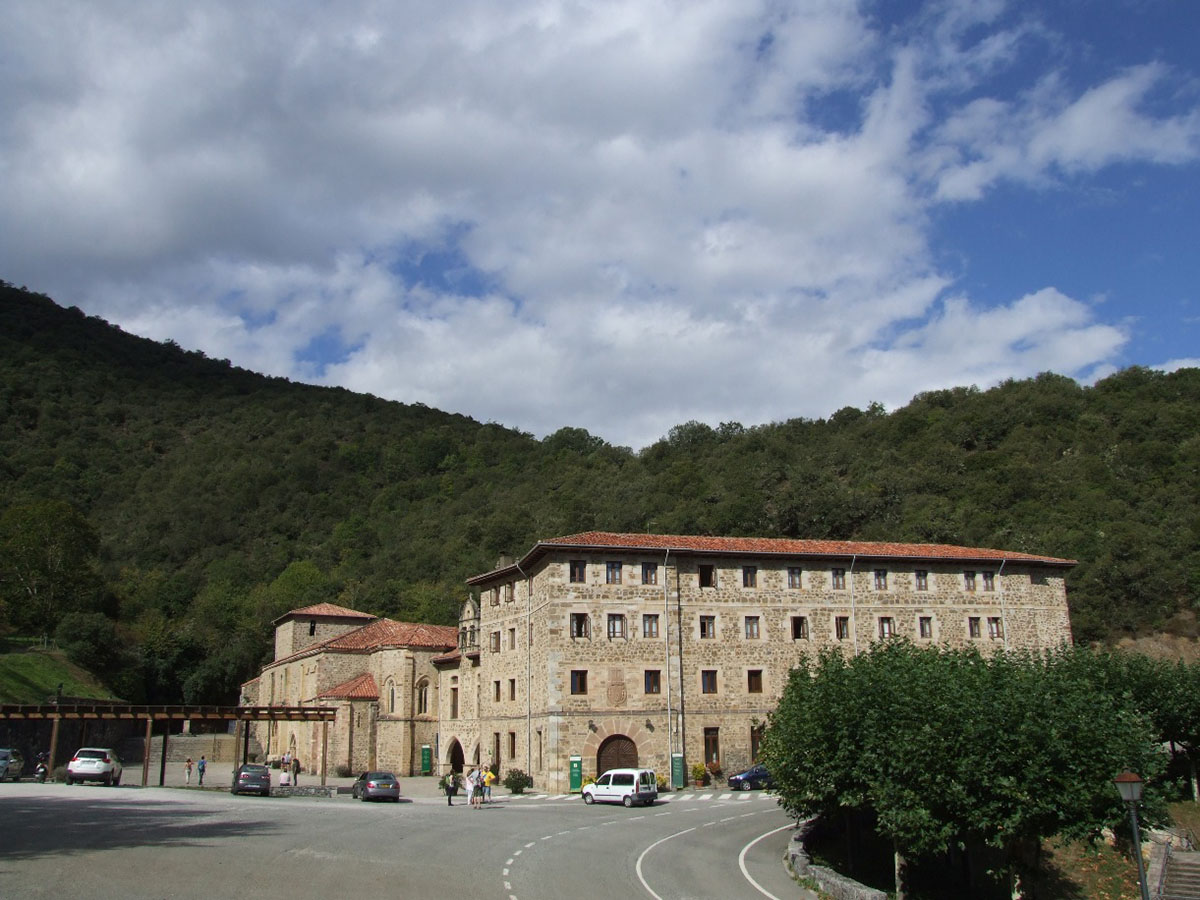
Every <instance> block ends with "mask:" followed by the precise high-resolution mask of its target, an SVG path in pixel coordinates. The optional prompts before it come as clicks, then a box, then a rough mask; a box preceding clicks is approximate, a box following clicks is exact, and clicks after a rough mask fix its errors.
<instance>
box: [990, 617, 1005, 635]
mask: <svg viewBox="0 0 1200 900" xmlns="http://www.w3.org/2000/svg"><path fill="white" fill-rule="evenodd" d="M988 637H990V638H991V639H992V640H994V641H998V640H1001V639H1002V638H1003V637H1004V623H1003V622H1002V621H1001V620H1000V617H999V616H988Z"/></svg>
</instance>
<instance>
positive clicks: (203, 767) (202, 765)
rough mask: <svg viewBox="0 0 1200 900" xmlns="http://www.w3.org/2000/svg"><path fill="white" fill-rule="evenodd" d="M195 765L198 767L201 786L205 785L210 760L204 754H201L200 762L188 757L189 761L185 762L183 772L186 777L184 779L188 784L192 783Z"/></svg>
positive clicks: (197, 772) (197, 771)
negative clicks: (205, 774)
mask: <svg viewBox="0 0 1200 900" xmlns="http://www.w3.org/2000/svg"><path fill="white" fill-rule="evenodd" d="M193 765H194V766H195V768H196V774H197V775H199V776H200V786H201V787H203V786H204V773H205V772H206V771H207V770H208V760H207V759H205V758H204V757H203V756H201V757H200V761H199V762H198V763H193V762H192V758H191V757H190V756H189V757H188V758H187V761H186V762H185V763H184V764H183V772H184V776H183V777H184V781H185V782H186V783H187V784H191V783H192V766H193Z"/></svg>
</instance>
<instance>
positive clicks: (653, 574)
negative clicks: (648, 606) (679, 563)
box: [642, 563, 658, 584]
mask: <svg viewBox="0 0 1200 900" xmlns="http://www.w3.org/2000/svg"><path fill="white" fill-rule="evenodd" d="M642 584H658V563H642Z"/></svg>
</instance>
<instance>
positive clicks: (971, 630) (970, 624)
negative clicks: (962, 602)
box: [967, 616, 981, 638]
mask: <svg viewBox="0 0 1200 900" xmlns="http://www.w3.org/2000/svg"><path fill="white" fill-rule="evenodd" d="M980 636H981V634H980V630H979V616H968V617H967V637H972V638H978V637H980Z"/></svg>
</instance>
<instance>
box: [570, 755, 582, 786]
mask: <svg viewBox="0 0 1200 900" xmlns="http://www.w3.org/2000/svg"><path fill="white" fill-rule="evenodd" d="M570 761H571V779H570V785H571V793H575V792H576V791H582V790H583V757H582V756H572V757H571V758H570Z"/></svg>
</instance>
